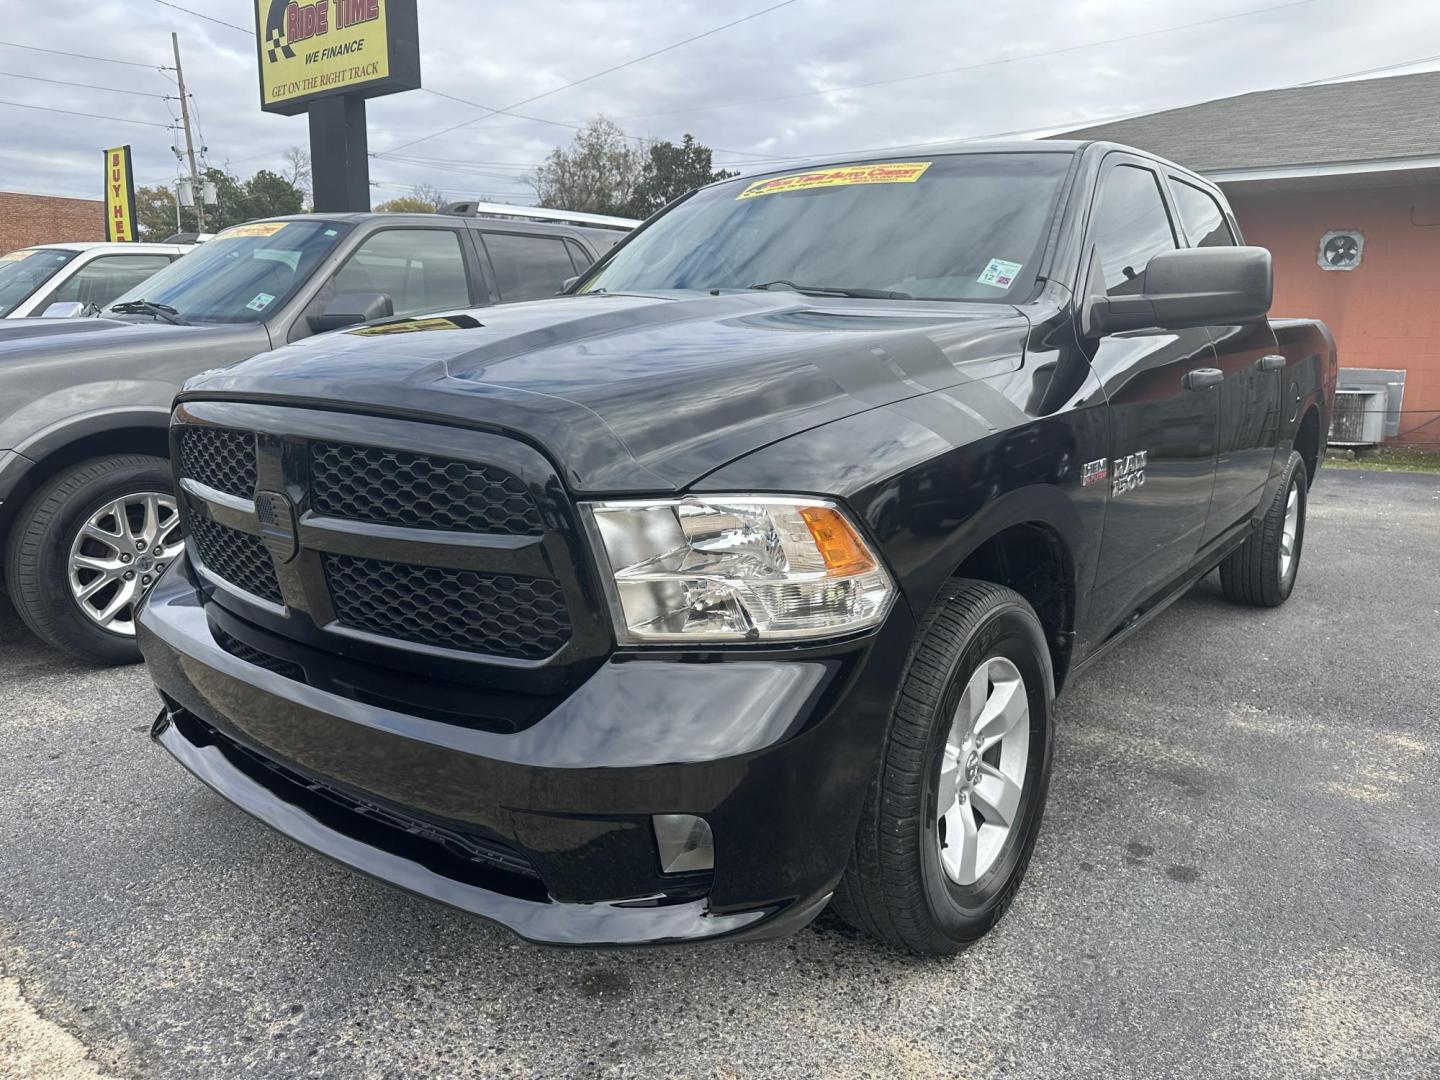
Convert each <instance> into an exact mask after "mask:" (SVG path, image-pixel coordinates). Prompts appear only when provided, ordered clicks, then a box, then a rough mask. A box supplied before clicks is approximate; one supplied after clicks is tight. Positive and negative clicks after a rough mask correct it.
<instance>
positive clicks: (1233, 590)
mask: <svg viewBox="0 0 1440 1080" xmlns="http://www.w3.org/2000/svg"><path fill="white" fill-rule="evenodd" d="M1308 489H1309V480H1308V478H1307V475H1306V472H1305V462H1304V460H1303V459H1302V458H1301V457H1300V455H1299V454H1297V453H1295V452H1294V451H1293V450H1292V451H1291V452H1290V460H1289V461H1288V462H1287V463H1286V466H1285V474H1284V476H1283V477H1282V478H1281V483H1280V484H1279V485H1278V486H1277V488H1276V491H1275V497H1274V498H1273V499H1272V500H1271V501H1270V505H1269V506H1268V507H1267V508H1266V510H1265V518H1264V520H1263V521H1262V522H1261V523H1260V527H1259V528H1258V529H1256V530H1255V531H1254V532H1253V533H1251V534H1250V536H1249V538H1248V539H1247V540H1246V541H1245V543H1244V544H1242V545H1241V546H1240V547H1239V548H1238V549H1237V550H1236V551H1234V552H1232V553H1231V554H1230V555H1228V556H1226V558H1225V561H1224V562H1222V563H1221V564H1220V588H1221V590H1222V591H1223V592H1224V593H1225V597H1226V599H1229V600H1233V601H1235V602H1236V603H1238V604H1250V605H1253V606H1255V607H1279V606H1280V605H1281V604H1283V603H1284V602H1285V601H1286V600H1288V599H1289V598H1290V593H1291V592H1292V591H1293V590H1294V588H1295V575H1296V574H1297V573H1298V572H1299V570H1300V551H1301V548H1302V547H1303V546H1304V543H1305V503H1306V496H1307V493H1308Z"/></svg>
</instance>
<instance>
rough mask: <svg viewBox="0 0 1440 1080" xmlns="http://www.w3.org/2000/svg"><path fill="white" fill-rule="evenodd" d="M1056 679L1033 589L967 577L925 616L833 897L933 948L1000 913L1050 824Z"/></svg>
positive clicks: (938, 950) (847, 909) (897, 937)
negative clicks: (1045, 819)
mask: <svg viewBox="0 0 1440 1080" xmlns="http://www.w3.org/2000/svg"><path fill="white" fill-rule="evenodd" d="M1052 697H1053V677H1052V674H1051V670H1050V653H1049V649H1048V648H1047V646H1046V641H1045V632H1044V629H1043V628H1042V627H1041V625H1040V620H1039V619H1038V618H1037V617H1036V615H1035V612H1034V611H1033V610H1032V609H1031V608H1030V605H1029V604H1027V603H1026V602H1025V600H1024V598H1023V597H1021V596H1020V595H1019V594H1018V593H1015V592H1012V591H1011V590H1009V589H1006V588H1002V587H1000V586H998V585H991V584H989V583H987V582H980V581H956V582H954V583H952V586H951V590H950V592H949V594H948V595H947V596H946V597H945V598H944V599H943V600H942V601H941V602H939V604H938V605H937V606H936V608H935V609H934V610H933V611H932V612H931V613H930V615H928V616H927V617H926V619H925V620H924V621H923V622H922V624H921V626H920V629H919V631H918V639H917V645H916V648H915V650H914V653H913V655H912V659H911V662H910V665H909V668H908V669H907V671H906V675H905V681H904V683H903V685H902V687H901V691H900V696H899V699H898V702H897V705H896V708H895V712H894V714H893V715H892V717H891V719H890V727H889V730H888V732H887V736H886V741H885V748H884V751H883V754H882V757H881V761H880V763H879V768H878V770H877V772H876V774H875V777H874V778H873V779H872V781H871V785H870V790H869V793H868V795H867V797H866V801H865V807H864V809H863V810H862V812H861V818H860V825H859V829H858V830H857V833H856V837H855V846H854V849H853V851H852V853H851V859H850V864H849V866H848V867H847V868H846V871H845V876H844V878H843V880H842V881H841V884H840V887H839V889H838V890H837V891H836V893H835V900H834V904H835V909H836V912H837V914H839V916H840V917H841V918H842V919H844V920H845V921H846V922H848V923H850V924H851V925H852V926H854V927H855V928H856V929H858V930H861V931H862V932H865V933H868V934H871V935H873V936H875V937H878V938H880V939H882V940H884V941H887V942H889V943H891V944H893V945H896V946H898V947H900V948H903V949H908V950H910V951H911V952H915V953H920V954H924V955H944V954H948V953H953V952H957V951H958V950H960V949H962V948H964V947H965V946H966V945H968V944H970V943H971V942H972V941H974V940H975V939H977V938H979V937H980V936H981V935H982V934H984V933H985V932H986V931H987V930H989V929H990V927H992V926H994V925H995V923H996V922H998V921H999V919H1000V917H1001V916H1002V915H1003V914H1004V913H1005V910H1006V909H1007V908H1008V907H1009V905H1010V901H1011V900H1012V899H1013V898H1014V896H1015V891H1016V889H1017V888H1019V885H1020V880H1021V878H1022V877H1023V876H1024V874H1025V869H1026V867H1027V865H1028V864H1029V861H1030V853H1031V851H1032V850H1033V848H1034V846H1035V839H1036V837H1037V835H1038V834H1039V829H1040V818H1041V813H1042V811H1043V809H1044V806H1045V794H1046V790H1047V788H1048V786H1049V780H1050V762H1051V752H1052V747H1053V741H1054V735H1053V728H1052V724H1051V704H1052Z"/></svg>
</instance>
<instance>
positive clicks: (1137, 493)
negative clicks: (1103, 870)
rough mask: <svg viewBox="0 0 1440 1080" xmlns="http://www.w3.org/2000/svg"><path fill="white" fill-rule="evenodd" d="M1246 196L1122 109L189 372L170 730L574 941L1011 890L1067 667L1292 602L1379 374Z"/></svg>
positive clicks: (167, 580) (827, 170) (530, 935)
mask: <svg viewBox="0 0 1440 1080" xmlns="http://www.w3.org/2000/svg"><path fill="white" fill-rule="evenodd" d="M1270 274H1271V271H1270V257H1269V254H1268V253H1267V252H1266V251H1264V250H1262V249H1259V248H1254V247H1245V246H1242V241H1241V237H1240V230H1239V228H1238V227H1237V225H1236V223H1235V220H1234V217H1233V216H1232V214H1231V213H1230V211H1229V210H1228V208H1227V206H1226V204H1225V201H1224V199H1223V197H1222V196H1221V194H1220V192H1219V191H1218V190H1217V189H1216V188H1215V187H1214V186H1213V185H1211V184H1209V183H1207V182H1206V181H1205V180H1203V179H1201V178H1200V177H1198V176H1196V175H1194V174H1193V173H1190V172H1187V171H1186V170H1184V169H1181V168H1179V167H1177V166H1175V165H1173V164H1171V163H1169V162H1166V161H1162V160H1158V159H1156V158H1153V157H1150V156H1148V155H1146V154H1143V153H1140V152H1138V151H1136V150H1133V149H1129V148H1126V147H1123V146H1117V145H1113V144H1103V143H1043V144H1036V143H1024V144H992V145H972V146H969V147H966V148H963V149H962V150H960V151H958V152H953V153H950V152H946V153H936V154H933V155H926V156H924V157H923V158H921V159H918V160H907V161H891V160H886V161H862V162H841V163H837V164H833V165H831V164H826V165H821V166H817V167H814V168H807V169H804V170H794V171H790V172H784V173H776V174H773V175H767V176H761V177H758V178H756V177H746V178H743V179H737V180H730V181H725V182H722V183H720V184H716V185H713V186H710V187H707V188H704V189H702V190H700V191H698V192H696V193H694V194H692V195H691V196H689V197H687V198H686V199H684V200H682V201H680V202H678V203H677V204H675V205H673V206H671V207H670V208H668V209H667V210H666V211H665V212H664V213H663V214H661V215H659V216H657V217H656V218H653V219H652V220H651V221H649V222H648V223H647V224H646V225H645V226H644V227H643V228H641V229H640V230H638V231H636V232H635V233H633V234H631V235H630V236H629V237H628V238H627V239H626V241H625V242H624V243H622V244H621V245H620V246H619V247H617V248H616V249H615V250H614V251H613V252H612V253H611V254H610V255H609V256H608V257H607V258H605V259H604V260H602V261H601V262H600V264H598V266H597V267H596V268H594V269H593V270H592V271H591V272H589V273H587V274H586V275H585V276H584V277H583V279H582V280H581V281H579V282H578V283H577V284H576V285H574V286H572V288H571V290H570V292H571V294H572V295H569V296H566V297H561V298H558V299H553V300H547V301H545V302H542V303H532V304H519V305H514V306H509V307H503V308H494V309H487V310H483V311H480V310H477V311H455V312H450V313H447V314H446V315H444V316H441V317H432V318H427V319H423V320H418V321H417V320H399V321H391V322H388V323H380V324H377V325H373V326H368V327H364V328H359V329H355V330H350V331H346V332H343V333H339V334H335V335H330V336H328V337H325V338H321V339H315V340H313V341H310V342H305V343H302V344H300V345H297V346H292V347H290V348H287V349H282V350H280V351H277V352H274V353H271V354H269V355H267V356H262V357H257V358H256V359H254V360H251V361H248V362H246V363H243V364H240V365H238V366H236V367H233V368H230V369H229V370H226V371H223V372H216V373H211V374H207V375H204V376H200V377H198V378H196V379H194V380H192V381H191V382H190V383H189V384H188V386H187V387H186V389H185V390H184V392H183V393H182V394H181V395H180V397H179V399H178V402H177V405H176V408H175V411H174V416H173V420H172V424H171V428H170V433H171V434H170V438H171V445H172V450H173V461H174V465H175V470H176V481H177V485H178V491H179V503H180V514H181V518H182V526H183V528H184V532H185V535H186V537H187V546H186V552H185V557H184V558H183V559H178V560H176V561H175V563H174V564H173V565H172V566H171V567H170V568H169V570H168V571H167V573H166V574H165V575H164V577H162V578H161V580H160V582H159V583H158V584H157V585H156V587H155V589H154V590H153V592H152V593H151V595H150V597H149V599H148V601H147V602H146V604H145V605H144V607H143V608H142V610H141V612H140V616H139V627H140V643H141V648H142V651H143V652H144V654H145V658H146V660H147V662H148V663H149V666H150V671H151V673H152V675H153V678H154V680H155V682H156V684H157V685H158V687H159V690H160V692H161V694H162V696H163V698H164V703H165V704H164V708H163V711H162V712H161V714H160V716H159V718H158V719H157V721H156V724H155V727H154V736H155V738H156V739H157V740H158V741H159V742H160V743H161V744H162V745H163V746H164V747H165V748H166V749H167V750H168V751H169V752H170V753H171V754H173V755H174V756H175V757H176V758H178V759H179V761H180V762H181V763H182V764H183V765H185V766H186V767H187V768H188V769H190V770H191V771H193V772H194V773H195V774H196V775H197V776H198V777H200V778H201V779H202V780H203V781H205V782H206V783H207V784H209V785H210V786H211V787H213V788H214V789H215V790H217V791H218V792H220V793H221V794H222V795H224V796H225V797H226V798H228V799H231V800H233V801H234V802H236V803H238V804H239V805H240V806H242V807H243V808H244V809H246V810H247V811H249V812H250V813H251V814H253V815H255V816H256V817H258V818H259V819H261V820H262V821H264V822H266V823H268V824H270V825H272V826H274V827H275V828H277V829H279V830H281V831H282V832H284V833H286V834H288V835H289V836H291V837H293V838H295V839H297V840H298V841H300V842H301V843H303V844H306V845H308V846H310V847H312V848H314V849H316V850H318V851H321V852H323V853H325V854H327V855H330V856H331V857H333V858H335V859H337V860H339V861H341V862H342V863H345V864H348V865H350V866H352V867H355V868H356V869H359V870H362V871H364V872H366V873H369V874H372V875H375V876H377V877H379V878H381V879H384V880H386V881H388V882H392V883H394V884H396V885H399V886H403V887H405V888H408V889H411V890H414V891H416V892H418V893H421V894H424V895H426V896H429V897H432V898H434V899H437V900H440V901H443V902H445V903H448V904H452V905H455V906H457V907H459V908H462V909H465V910H468V911H470V912H473V913H475V914H477V915H480V916H483V917H485V918H488V919H492V920H494V921H496V922H498V923H501V924H503V925H505V926H507V927H509V928H511V929H512V930H514V931H515V932H516V933H518V934H520V935H521V936H523V937H525V938H527V939H529V940H532V941H537V942H546V943H551V944H589V945H597V944H636V943H658V942H678V941H688V940H697V939H706V938H720V937H729V938H759V937H765V936H770V935H775V934H779V933H783V932H786V931H790V930H794V929H795V928H797V927H799V926H802V925H804V924H805V923H806V922H808V921H809V920H810V919H812V918H813V917H814V916H815V915H816V914H817V913H818V912H819V911H820V910H821V909H823V908H824V907H825V906H826V905H827V904H833V905H834V906H835V908H836V910H837V911H838V912H839V914H840V915H841V916H842V917H843V918H844V919H846V920H847V921H849V922H850V923H852V924H853V925H855V926H856V927H859V928H861V929H862V930H865V931H868V932H869V933H871V934H874V935H877V936H878V937H880V938H882V939H885V940H887V941H889V942H892V943H894V944H895V945H898V946H901V947H904V948H908V949H911V950H914V951H916V952H919V953H946V952H951V951H954V950H956V949H958V948H960V947H962V946H963V945H965V944H966V943H967V942H970V941H972V940H974V939H975V938H977V937H978V936H979V935H981V934H982V933H984V932H985V931H986V930H987V929H988V928H989V927H990V926H991V925H993V924H994V923H995V921H996V920H997V919H999V918H1000V916H1001V914H1002V913H1003V912H1004V910H1005V909H1006V907H1007V906H1008V904H1009V903H1010V900H1011V898H1012V897H1013V896H1014V894H1015V891H1016V888H1017V887H1018V885H1019V882H1020V879H1021V877H1022V875H1023V873H1024V871H1025V867H1026V865H1027V862H1028V861H1029V858H1030V853H1031V851H1032V849H1033V846H1034V842H1035V838H1036V834H1037V830H1038V829H1039V826H1040V818H1041V812H1042V809H1043V807H1044V804H1045V796H1046V788H1047V782H1048V779H1049V773H1050V767H1051V748H1052V745H1053V720H1052V718H1053V712H1052V704H1053V701H1054V698H1055V695H1056V694H1057V692H1058V691H1059V690H1060V689H1061V688H1062V687H1063V686H1064V685H1065V684H1066V682H1067V681H1068V680H1070V679H1072V678H1074V677H1075V676H1076V675H1077V674H1078V673H1079V672H1080V670H1081V669H1082V668H1083V667H1084V666H1085V665H1086V664H1087V663H1088V662H1090V661H1092V660H1094V659H1095V658H1096V657H1097V656H1099V655H1100V654H1101V653H1102V652H1104V651H1105V650H1106V649H1108V648H1110V647H1112V646H1114V645H1115V644H1116V643H1118V642H1120V641H1123V640H1124V639H1125V638H1126V637H1127V636H1128V635H1129V634H1131V633H1133V632H1135V631H1136V630H1137V629H1138V628H1139V627H1140V626H1142V625H1144V623H1145V622H1146V621H1147V620H1148V619H1150V618H1152V617H1154V616H1155V615H1156V614H1157V613H1159V612H1160V611H1161V610H1162V609H1163V608H1164V607H1165V606H1166V605H1167V604H1168V603H1169V602H1170V601H1172V600H1174V599H1175V598H1176V597H1177V596H1179V595H1180V594H1181V593H1183V592H1184V591H1185V590H1186V589H1187V588H1189V587H1190V586H1191V585H1192V584H1193V583H1194V582H1195V581H1196V580H1197V579H1199V578H1200V577H1202V576H1204V575H1205V574H1207V573H1209V572H1210V571H1212V570H1214V569H1216V568H1217V567H1218V568H1219V573H1220V581H1221V585H1222V587H1223V589H1224V592H1225V594H1226V595H1227V596H1229V597H1230V598H1231V599H1233V600H1235V601H1237V602H1239V603H1241V604H1249V605H1268V606H1273V605H1277V604H1280V603H1283V602H1284V600H1285V599H1286V598H1287V596H1288V595H1289V594H1290V591H1291V589H1292V588H1293V587H1294V583H1295V578H1296V571H1297V568H1298V565H1299V560H1300V554H1301V546H1302V542H1303V540H1304V528H1305V504H1306V493H1307V490H1308V488H1309V486H1310V483H1311V481H1312V479H1313V477H1314V476H1315V472H1316V469H1317V468H1318V467H1319V465H1320V461H1321V458H1322V451H1323V444H1324V439H1325V432H1326V431H1327V429H1328V422H1329V412H1330V407H1331V402H1332V395H1333V391H1334V385H1335V378H1336V355H1335V346H1334V342H1333V341H1332V339H1331V337H1330V335H1329V333H1328V332H1327V331H1326V329H1325V328H1324V327H1323V326H1322V325H1320V324H1319V323H1316V322H1313V321H1306V320H1285V321H1277V322H1273V323H1272V322H1270V321H1268V320H1267V318H1266V313H1267V310H1268V308H1269V305H1270V297H1271V279H1270Z"/></svg>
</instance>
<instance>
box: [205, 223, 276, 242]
mask: <svg viewBox="0 0 1440 1080" xmlns="http://www.w3.org/2000/svg"><path fill="white" fill-rule="evenodd" d="M288 224H289V222H288V221H257V222H254V223H253V224H250V225H236V226H235V227H234V228H233V229H226V230H225V231H224V232H222V233H221V234H220V235H219V236H217V237H216V238H215V239H216V240H234V239H236V238H238V237H241V236H274V235H275V234H276V233H278V232H279V231H280V230H281V229H283V228H285V226H286V225H288Z"/></svg>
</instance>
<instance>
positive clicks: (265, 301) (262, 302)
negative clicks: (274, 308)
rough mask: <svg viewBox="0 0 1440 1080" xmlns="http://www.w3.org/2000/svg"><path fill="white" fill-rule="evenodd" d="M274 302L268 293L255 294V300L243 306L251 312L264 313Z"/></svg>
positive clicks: (273, 298)
mask: <svg viewBox="0 0 1440 1080" xmlns="http://www.w3.org/2000/svg"><path fill="white" fill-rule="evenodd" d="M274 301H275V297H273V296H271V295H270V294H269V293H268V292H257V293H256V294H255V299H254V300H251V301H250V302H249V303H248V304H246V305H245V306H246V307H247V308H249V309H250V310H251V311H264V310H265V309H266V308H267V307H269V306H270V305H271V304H272V303H274Z"/></svg>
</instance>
